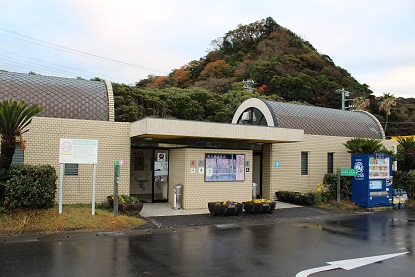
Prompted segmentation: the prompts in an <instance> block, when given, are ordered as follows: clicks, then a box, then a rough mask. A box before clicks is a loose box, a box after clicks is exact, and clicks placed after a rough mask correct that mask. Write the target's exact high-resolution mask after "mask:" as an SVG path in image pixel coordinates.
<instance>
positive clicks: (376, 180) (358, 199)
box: [352, 153, 393, 208]
mask: <svg viewBox="0 0 415 277" xmlns="http://www.w3.org/2000/svg"><path fill="white" fill-rule="evenodd" d="M352 168H354V169H357V176H356V177H353V179H352V201H353V202H355V204H356V205H357V206H360V207H366V208H370V207H379V206H391V205H392V181H393V177H392V156H389V155H384V154H382V153H377V154H374V155H367V154H362V155H352Z"/></svg>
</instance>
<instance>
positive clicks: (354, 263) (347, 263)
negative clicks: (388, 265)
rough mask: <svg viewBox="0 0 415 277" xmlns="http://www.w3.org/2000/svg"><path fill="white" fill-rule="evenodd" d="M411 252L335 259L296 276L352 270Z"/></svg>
mask: <svg viewBox="0 0 415 277" xmlns="http://www.w3.org/2000/svg"><path fill="white" fill-rule="evenodd" d="M408 253H409V252H400V253H394V254H387V255H379V256H371V257H364V258H357V259H349V260H341V261H333V262H327V263H328V264H329V265H326V266H321V267H316V268H310V269H306V270H303V271H301V272H299V273H297V275H295V276H296V277H306V276H308V275H310V274H313V273H317V272H322V271H327V270H333V269H337V268H341V269H345V270H351V269H355V268H358V267H361V266H365V265H369V264H373V263H376V262H379V261H383V260H387V259H390V258H394V257H398V256H401V255H405V254H408Z"/></svg>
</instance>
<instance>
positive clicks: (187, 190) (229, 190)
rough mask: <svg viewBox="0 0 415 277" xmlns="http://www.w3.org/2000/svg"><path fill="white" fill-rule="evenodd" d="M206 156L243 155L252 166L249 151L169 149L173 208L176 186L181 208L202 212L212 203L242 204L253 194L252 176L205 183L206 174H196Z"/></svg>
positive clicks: (170, 192)
mask: <svg viewBox="0 0 415 277" xmlns="http://www.w3.org/2000/svg"><path fill="white" fill-rule="evenodd" d="M206 153H215V154H245V161H249V162H250V164H252V151H248V150H246V151H244V150H212V149H172V150H170V164H169V166H170V170H169V184H170V186H169V187H170V189H169V203H170V205H173V193H174V185H176V184H182V185H183V191H182V195H183V203H182V204H183V206H182V207H183V208H184V209H205V208H207V203H208V202H212V201H226V200H233V201H239V202H242V201H246V200H248V199H250V198H251V195H252V174H251V173H245V181H240V182H239V181H237V182H205V173H199V161H203V163H204V162H205V154H206ZM192 160H194V161H195V162H196V166H195V167H191V161H192ZM192 169H194V173H192ZM204 169H205V166H204V165H203V170H204ZM251 170H252V168H251Z"/></svg>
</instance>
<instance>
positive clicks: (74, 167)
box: [64, 164, 78, 176]
mask: <svg viewBox="0 0 415 277" xmlns="http://www.w3.org/2000/svg"><path fill="white" fill-rule="evenodd" d="M64 174H65V175H69V176H78V164H65V171H64Z"/></svg>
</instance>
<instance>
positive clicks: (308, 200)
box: [275, 191, 315, 205]
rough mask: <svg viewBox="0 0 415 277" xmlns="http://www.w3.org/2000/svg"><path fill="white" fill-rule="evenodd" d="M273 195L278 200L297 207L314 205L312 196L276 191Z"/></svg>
mask: <svg viewBox="0 0 415 277" xmlns="http://www.w3.org/2000/svg"><path fill="white" fill-rule="evenodd" d="M275 195H276V196H277V198H278V200H280V201H283V202H291V203H295V204H299V205H314V202H315V200H314V197H315V196H314V194H302V193H300V192H285V191H276V192H275Z"/></svg>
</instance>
